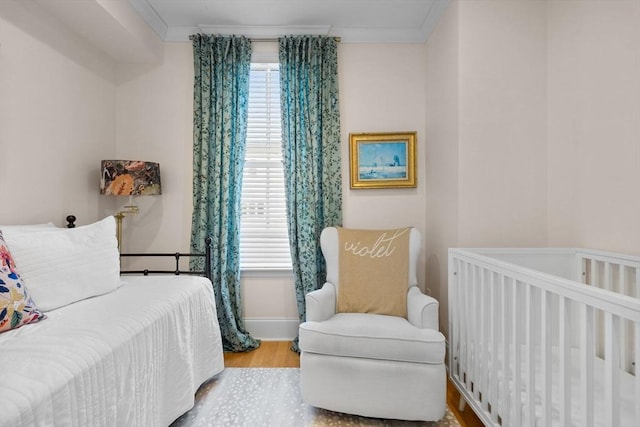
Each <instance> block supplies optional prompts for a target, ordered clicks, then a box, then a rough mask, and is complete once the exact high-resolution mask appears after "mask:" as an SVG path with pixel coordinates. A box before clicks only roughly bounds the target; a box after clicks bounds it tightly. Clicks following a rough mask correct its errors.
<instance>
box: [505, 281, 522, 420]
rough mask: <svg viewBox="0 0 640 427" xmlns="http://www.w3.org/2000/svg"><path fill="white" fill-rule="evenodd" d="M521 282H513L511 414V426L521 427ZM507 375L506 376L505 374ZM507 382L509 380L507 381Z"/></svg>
mask: <svg viewBox="0 0 640 427" xmlns="http://www.w3.org/2000/svg"><path fill="white" fill-rule="evenodd" d="M518 284H519V282H518V281H517V280H515V279H514V281H513V285H514V286H513V301H512V302H513V303H512V305H511V307H512V313H513V316H512V317H513V320H512V322H513V323H512V325H513V331H512V341H513V359H512V363H511V366H512V370H511V372H512V373H513V390H511V393H512V394H513V396H514V399H513V400H514V404H513V412H512V413H511V425H513V426H519V425H521V424H522V406H521V405H520V391H521V389H522V388H521V380H520V376H521V374H520V366H522V365H521V364H522V360H521V357H520V352H521V334H520V329H521V328H522V325H521V322H522V321H521V316H519V314H518V313H519V311H520V300H519V298H518V294H519V293H520V289H519V287H518ZM505 375H506V374H505ZM505 381H507V380H505Z"/></svg>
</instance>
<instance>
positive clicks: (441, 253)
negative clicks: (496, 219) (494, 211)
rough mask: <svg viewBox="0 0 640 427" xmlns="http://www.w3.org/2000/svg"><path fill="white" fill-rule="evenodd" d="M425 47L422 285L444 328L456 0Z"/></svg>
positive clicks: (455, 175)
mask: <svg viewBox="0 0 640 427" xmlns="http://www.w3.org/2000/svg"><path fill="white" fill-rule="evenodd" d="M440 19H441V21H440V24H439V25H438V28H437V30H436V31H435V32H434V33H433V34H432V35H431V37H430V41H429V43H428V49H427V74H426V77H427V79H426V81H427V96H426V115H427V123H426V126H427V141H428V143H427V147H426V149H427V152H426V159H425V168H424V169H426V179H425V186H426V188H427V189H428V190H427V192H426V213H425V218H426V221H427V225H426V232H425V239H424V240H425V242H424V251H425V255H426V258H427V268H426V269H427V271H426V273H427V277H426V287H427V288H428V289H430V290H431V292H432V295H433V296H434V297H435V298H436V299H437V300H438V301H439V302H440V307H441V309H440V327H441V328H444V329H446V327H447V321H446V310H445V308H446V307H447V301H448V298H447V287H446V283H447V249H448V248H449V247H455V246H458V233H459V232H458V218H459V212H458V211H459V206H458V205H459V201H458V199H459V198H458V186H459V166H458V156H459V148H458V140H459V134H460V131H459V126H460V125H459V113H458V111H459V101H458V98H459V94H458V92H459V89H458V80H459V78H458V74H459V49H458V43H459V41H458V38H459V36H458V3H453V4H451V5H450V6H449V7H448V8H447V10H446V12H445V13H444V15H443V16H442V17H441V18H440Z"/></svg>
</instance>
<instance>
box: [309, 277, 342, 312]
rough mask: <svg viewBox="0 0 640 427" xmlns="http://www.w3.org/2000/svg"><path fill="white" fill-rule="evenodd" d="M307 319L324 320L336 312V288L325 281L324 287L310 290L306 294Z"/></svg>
mask: <svg viewBox="0 0 640 427" xmlns="http://www.w3.org/2000/svg"><path fill="white" fill-rule="evenodd" d="M305 302H306V305H307V319H306V320H307V321H314V322H323V321H325V320H327V319H329V318H330V317H331V316H333V315H334V314H336V288H335V286H333V284H332V283H329V282H327V283H325V284H324V286H322V288H320V289H318V290H315V291H312V292H309V293H308V294H307V295H306V296H305Z"/></svg>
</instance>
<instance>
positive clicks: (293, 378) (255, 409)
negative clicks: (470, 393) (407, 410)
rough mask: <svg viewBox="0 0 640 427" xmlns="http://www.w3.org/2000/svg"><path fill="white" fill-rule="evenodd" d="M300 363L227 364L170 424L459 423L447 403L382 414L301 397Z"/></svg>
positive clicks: (446, 426)
mask: <svg viewBox="0 0 640 427" xmlns="http://www.w3.org/2000/svg"><path fill="white" fill-rule="evenodd" d="M299 384H300V369H297V368H226V369H225V370H224V371H223V372H222V373H220V374H218V375H217V376H215V377H214V378H212V379H211V380H209V381H208V382H206V383H205V384H204V385H203V386H202V387H201V388H200V390H198V393H197V394H196V404H195V406H194V407H193V409H191V410H190V411H189V412H187V413H186V414H184V415H182V416H181V417H180V418H178V419H177V420H176V421H175V422H174V423H173V424H171V426H170V427H205V426H208V427H209V426H210V427H218V426H219V427H230V426H231V427H236V426H243V427H244V426H246V427H287V426H289V427H307V426H318V427H320V426H327V427H333V426H336V427H338V426H339V427H350V426H406V427H409V426H412V427H418V426H420V427H423V426H424V427H427V426H428V427H451V426H459V425H460V424H459V423H458V421H457V420H456V418H455V416H454V415H453V414H452V413H451V412H450V411H449V409H447V413H446V415H445V417H444V418H443V419H442V420H440V421H438V422H415V421H414V422H412V421H398V420H382V419H377V418H366V417H359V416H355V415H347V414H342V413H338V412H331V411H327V410H324V409H318V408H314V407H312V406H309V405H305V404H304V403H302V398H301V395H300V386H299Z"/></svg>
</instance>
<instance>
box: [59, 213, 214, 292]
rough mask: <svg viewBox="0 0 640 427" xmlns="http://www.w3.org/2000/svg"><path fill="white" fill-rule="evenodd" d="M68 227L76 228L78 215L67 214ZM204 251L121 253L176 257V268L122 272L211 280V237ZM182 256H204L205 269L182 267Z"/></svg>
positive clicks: (124, 271) (127, 255)
mask: <svg viewBox="0 0 640 427" xmlns="http://www.w3.org/2000/svg"><path fill="white" fill-rule="evenodd" d="M66 219H67V228H75V226H76V225H75V222H76V217H75V216H74V215H69V216H67V218H66ZM204 248H205V252H204V253H183V252H174V253H128V254H127V253H121V254H120V258H123V257H124V258H129V257H138V258H141V257H161V258H174V259H175V269H174V270H149V269H142V270H120V274H142V275H145V276H148V275H149V274H174V275H176V276H179V275H181V274H184V275H196V276H204V277H206V278H207V279H209V280H211V237H207V238H205V239H204ZM180 258H204V270H200V271H185V270H182V269H181V268H180Z"/></svg>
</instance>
